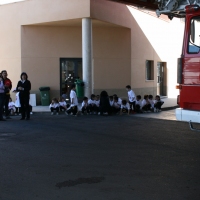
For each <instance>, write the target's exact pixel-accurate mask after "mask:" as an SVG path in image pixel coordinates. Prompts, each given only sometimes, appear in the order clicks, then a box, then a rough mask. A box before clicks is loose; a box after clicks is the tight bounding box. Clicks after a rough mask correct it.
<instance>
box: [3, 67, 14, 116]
mask: <svg viewBox="0 0 200 200" xmlns="http://www.w3.org/2000/svg"><path fill="white" fill-rule="evenodd" d="M1 74H2V77H3V82H4V87H5V100H4V106H5V115H6V119H10V117H9V110H8V103H9V99H10V90H11V89H12V82H11V80H10V79H9V78H8V73H7V71H6V70H3V71H2V72H1Z"/></svg>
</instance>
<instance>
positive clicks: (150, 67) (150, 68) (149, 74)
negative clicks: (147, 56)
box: [146, 60, 154, 81]
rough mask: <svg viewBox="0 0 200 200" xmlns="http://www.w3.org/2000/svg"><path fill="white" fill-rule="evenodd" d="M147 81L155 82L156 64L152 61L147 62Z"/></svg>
mask: <svg viewBox="0 0 200 200" xmlns="http://www.w3.org/2000/svg"><path fill="white" fill-rule="evenodd" d="M146 80H147V81H150V80H154V62H153V61H152V60H147V61H146Z"/></svg>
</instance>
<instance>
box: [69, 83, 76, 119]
mask: <svg viewBox="0 0 200 200" xmlns="http://www.w3.org/2000/svg"><path fill="white" fill-rule="evenodd" d="M75 90H76V85H75V84H73V85H72V86H71V91H70V101H71V105H70V108H69V109H68V110H67V114H70V113H72V115H73V116H77V114H78V98H77V96H76V92H75Z"/></svg>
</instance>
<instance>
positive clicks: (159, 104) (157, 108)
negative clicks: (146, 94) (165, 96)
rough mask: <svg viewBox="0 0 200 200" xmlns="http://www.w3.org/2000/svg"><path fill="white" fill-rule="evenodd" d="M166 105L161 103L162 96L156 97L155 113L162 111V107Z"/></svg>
mask: <svg viewBox="0 0 200 200" xmlns="http://www.w3.org/2000/svg"><path fill="white" fill-rule="evenodd" d="M163 104H164V102H163V101H161V99H160V96H159V95H156V97H155V101H154V112H159V111H161V106H162V105H163Z"/></svg>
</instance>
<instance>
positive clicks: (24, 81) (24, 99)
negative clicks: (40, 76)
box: [17, 72, 31, 120]
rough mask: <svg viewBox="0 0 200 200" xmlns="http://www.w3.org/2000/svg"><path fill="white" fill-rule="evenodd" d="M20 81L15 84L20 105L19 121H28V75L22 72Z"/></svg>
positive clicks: (29, 87) (29, 83)
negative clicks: (20, 115)
mask: <svg viewBox="0 0 200 200" xmlns="http://www.w3.org/2000/svg"><path fill="white" fill-rule="evenodd" d="M20 78H21V80H20V81H19V82H18V84H17V91H18V92H19V99H20V104H21V114H22V118H21V120H24V119H26V120H29V119H30V109H29V97H30V90H31V82H30V81H29V80H28V75H27V74H26V73H25V72H22V74H21V76H20Z"/></svg>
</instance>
